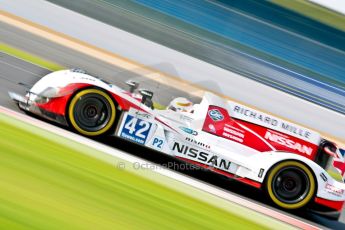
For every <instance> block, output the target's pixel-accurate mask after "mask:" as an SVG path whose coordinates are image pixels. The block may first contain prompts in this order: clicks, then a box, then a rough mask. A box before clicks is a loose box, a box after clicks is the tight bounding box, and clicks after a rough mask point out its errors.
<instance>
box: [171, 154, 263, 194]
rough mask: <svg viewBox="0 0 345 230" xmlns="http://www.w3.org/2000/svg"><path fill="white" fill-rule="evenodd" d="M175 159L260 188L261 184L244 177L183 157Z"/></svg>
mask: <svg viewBox="0 0 345 230" xmlns="http://www.w3.org/2000/svg"><path fill="white" fill-rule="evenodd" d="M177 158H178V159H181V160H183V161H186V162H188V163H190V164H193V165H197V166H200V167H202V168H205V169H209V170H211V171H214V172H216V173H218V174H221V175H224V176H226V177H229V178H232V179H235V180H237V181H240V182H242V183H245V184H247V185H250V186H253V187H255V188H261V185H262V184H261V183H260V182H257V181H253V180H251V179H248V178H244V177H237V176H236V175H235V174H232V173H229V172H225V171H223V170H221V169H217V168H214V167H211V166H209V165H205V164H203V163H200V162H197V161H193V160H190V159H186V158H183V157H177Z"/></svg>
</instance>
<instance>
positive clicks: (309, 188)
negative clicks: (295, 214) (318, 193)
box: [266, 161, 316, 209]
mask: <svg viewBox="0 0 345 230" xmlns="http://www.w3.org/2000/svg"><path fill="white" fill-rule="evenodd" d="M266 190H267V193H268V196H269V197H270V198H271V200H272V201H273V202H274V203H275V204H276V205H278V206H280V207H282V208H285V209H299V208H302V207H304V206H305V205H306V204H308V202H309V201H310V200H311V199H312V198H313V196H314V194H315V190H316V185H315V179H314V176H313V173H312V172H311V171H310V169H309V168H308V167H307V166H305V165H304V164H302V163H300V162H297V161H284V162H281V163H279V164H277V165H276V166H274V168H273V169H272V170H271V171H270V172H269V175H268V177H267V180H266Z"/></svg>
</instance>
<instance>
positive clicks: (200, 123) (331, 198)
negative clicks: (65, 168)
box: [9, 69, 345, 218]
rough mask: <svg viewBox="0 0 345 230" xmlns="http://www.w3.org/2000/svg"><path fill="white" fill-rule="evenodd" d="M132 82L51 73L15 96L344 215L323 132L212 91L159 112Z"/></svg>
mask: <svg viewBox="0 0 345 230" xmlns="http://www.w3.org/2000/svg"><path fill="white" fill-rule="evenodd" d="M128 85H129V86H130V89H129V90H128V91H126V90H123V89H121V88H119V87H117V86H115V85H113V84H109V83H107V82H104V81H103V80H101V79H99V78H97V77H94V76H91V75H89V74H87V73H86V72H84V71H81V70H78V69H72V70H62V71H57V72H53V73H50V74H48V75H46V76H44V77H43V78H41V79H40V80H39V81H38V82H37V83H36V84H35V85H33V87H32V88H31V89H30V90H29V91H28V93H27V94H26V95H25V96H20V95H18V94H15V93H9V94H10V96H11V98H12V99H14V100H15V101H16V102H17V103H18V105H19V107H20V108H21V109H22V110H25V111H27V112H30V113H34V114H36V115H39V116H42V117H44V118H47V119H50V120H53V121H55V122H58V123H59V124H62V125H66V126H69V127H71V128H72V129H74V130H75V131H76V132H78V133H80V134H83V135H85V136H90V137H95V136H102V135H115V136H118V137H121V138H124V139H127V140H129V141H132V142H133V143H136V144H139V145H144V146H146V147H149V148H152V149H155V150H157V151H159V152H162V153H165V154H168V155H171V156H174V157H176V158H179V159H181V160H183V161H187V162H189V163H191V164H195V165H198V166H201V167H205V168H208V169H209V170H212V171H214V172H216V173H219V174H222V175H224V176H227V177H229V178H233V179H236V180H238V181H240V182H243V183H246V184H249V185H251V186H253V187H255V188H262V189H263V190H264V191H266V193H267V195H268V197H269V198H270V199H271V200H272V201H273V202H274V203H275V204H276V205H277V206H279V207H281V208H283V209H290V210H291V209H300V208H304V207H311V208H312V209H314V210H318V211H319V212H322V213H324V214H326V215H328V216H333V217H336V218H337V217H339V213H340V211H341V210H342V207H343V204H344V201H345V184H344V171H345V170H344V167H345V163H344V157H343V155H342V153H341V152H340V150H339V149H338V148H337V146H336V145H335V144H334V143H332V142H330V141H327V140H325V139H323V138H321V137H320V135H319V134H318V133H317V132H315V131H312V130H309V129H307V128H305V127H302V126H299V125H296V124H294V123H291V122H288V121H285V120H282V119H280V118H277V117H274V116H272V115H269V114H266V113H263V112H260V111H258V110H254V109H252V108H249V107H247V106H244V105H242V104H239V103H237V102H233V101H229V100H225V99H223V98H220V97H218V96H216V95H214V94H212V93H208V92H206V93H205V94H204V96H203V97H202V100H201V102H200V103H198V104H194V105H192V110H189V111H183V110H181V111H179V110H176V109H173V110H172V109H170V108H167V109H154V108H153V102H152V97H153V93H152V92H151V91H148V90H137V88H138V83H137V82H133V81H130V82H128ZM182 106H183V105H182ZM188 106H191V105H190V104H188Z"/></svg>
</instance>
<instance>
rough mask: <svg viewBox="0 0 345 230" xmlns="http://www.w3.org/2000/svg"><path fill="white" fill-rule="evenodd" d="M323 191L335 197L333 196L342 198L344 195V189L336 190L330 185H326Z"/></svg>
mask: <svg viewBox="0 0 345 230" xmlns="http://www.w3.org/2000/svg"><path fill="white" fill-rule="evenodd" d="M325 189H326V191H327V192H329V193H331V194H333V195H335V196H342V195H343V194H344V189H341V188H337V187H335V186H333V185H331V184H328V183H327V184H326V186H325Z"/></svg>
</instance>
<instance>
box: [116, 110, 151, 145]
mask: <svg viewBox="0 0 345 230" xmlns="http://www.w3.org/2000/svg"><path fill="white" fill-rule="evenodd" d="M150 129H151V123H150V122H148V121H145V120H141V119H139V118H136V117H133V116H131V115H127V117H126V120H125V123H124V126H123V129H122V132H121V134H120V136H121V137H124V138H126V139H130V140H132V141H135V142H137V143H140V144H145V141H146V138H147V136H148V134H149V131H150Z"/></svg>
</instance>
